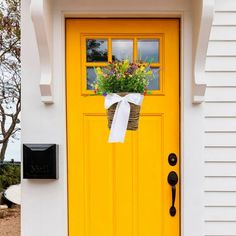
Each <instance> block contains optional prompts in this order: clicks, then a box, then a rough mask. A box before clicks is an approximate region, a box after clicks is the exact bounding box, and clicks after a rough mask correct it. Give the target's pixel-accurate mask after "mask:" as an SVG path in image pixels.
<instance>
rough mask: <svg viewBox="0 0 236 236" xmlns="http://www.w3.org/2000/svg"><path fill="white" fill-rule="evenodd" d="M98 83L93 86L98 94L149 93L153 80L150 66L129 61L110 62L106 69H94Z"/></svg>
mask: <svg viewBox="0 0 236 236" xmlns="http://www.w3.org/2000/svg"><path fill="white" fill-rule="evenodd" d="M94 70H95V73H96V76H97V81H96V83H95V84H94V85H93V86H94V88H95V93H96V94H103V95H106V94H108V93H122V92H126V93H142V94H145V93H147V87H148V84H149V81H150V80H152V79H153V74H152V70H151V68H150V65H149V64H148V65H146V64H144V63H142V62H138V63H134V62H132V63H131V62H129V60H127V59H126V60H123V61H114V62H110V63H109V64H108V65H107V66H106V67H97V68H95V69H94Z"/></svg>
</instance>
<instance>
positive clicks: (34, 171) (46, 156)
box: [23, 144, 58, 179]
mask: <svg viewBox="0 0 236 236" xmlns="http://www.w3.org/2000/svg"><path fill="white" fill-rule="evenodd" d="M23 178H24V179H58V145H56V144H23Z"/></svg>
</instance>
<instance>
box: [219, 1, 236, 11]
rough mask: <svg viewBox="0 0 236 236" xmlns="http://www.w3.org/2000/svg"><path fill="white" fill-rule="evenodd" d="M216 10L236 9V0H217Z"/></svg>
mask: <svg viewBox="0 0 236 236" xmlns="http://www.w3.org/2000/svg"><path fill="white" fill-rule="evenodd" d="M215 11H216V12H217V11H229V12H231V11H236V4H235V0H215Z"/></svg>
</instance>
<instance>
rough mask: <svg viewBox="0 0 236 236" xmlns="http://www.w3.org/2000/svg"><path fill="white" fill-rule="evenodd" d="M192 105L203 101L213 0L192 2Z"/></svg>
mask: <svg viewBox="0 0 236 236" xmlns="http://www.w3.org/2000/svg"><path fill="white" fill-rule="evenodd" d="M192 4H193V86H192V87H193V103H196V104H199V103H202V102H203V101H204V100H205V92H206V80H205V66H206V57H207V48H208V42H209V38H210V32H211V26H212V21H213V15H214V5H215V0H193V1H192Z"/></svg>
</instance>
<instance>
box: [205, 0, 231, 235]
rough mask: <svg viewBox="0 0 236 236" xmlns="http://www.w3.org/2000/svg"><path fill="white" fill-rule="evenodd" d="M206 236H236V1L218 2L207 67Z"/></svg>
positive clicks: (219, 0)
mask: <svg viewBox="0 0 236 236" xmlns="http://www.w3.org/2000/svg"><path fill="white" fill-rule="evenodd" d="M206 75H207V85H208V86H207V91H206V102H205V104H204V109H205V111H204V115H205V135H204V136H205V150H204V161H205V180H204V182H205V184H204V190H205V192H204V205H205V210H204V213H205V215H204V220H205V224H204V225H205V227H204V235H206V236H213V235H214V236H215V235H217V236H226V235H236V1H235V0H217V1H216V6H215V14H214V20H213V26H212V31H211V37H210V42H209V47H208V56H207V64H206Z"/></svg>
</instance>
